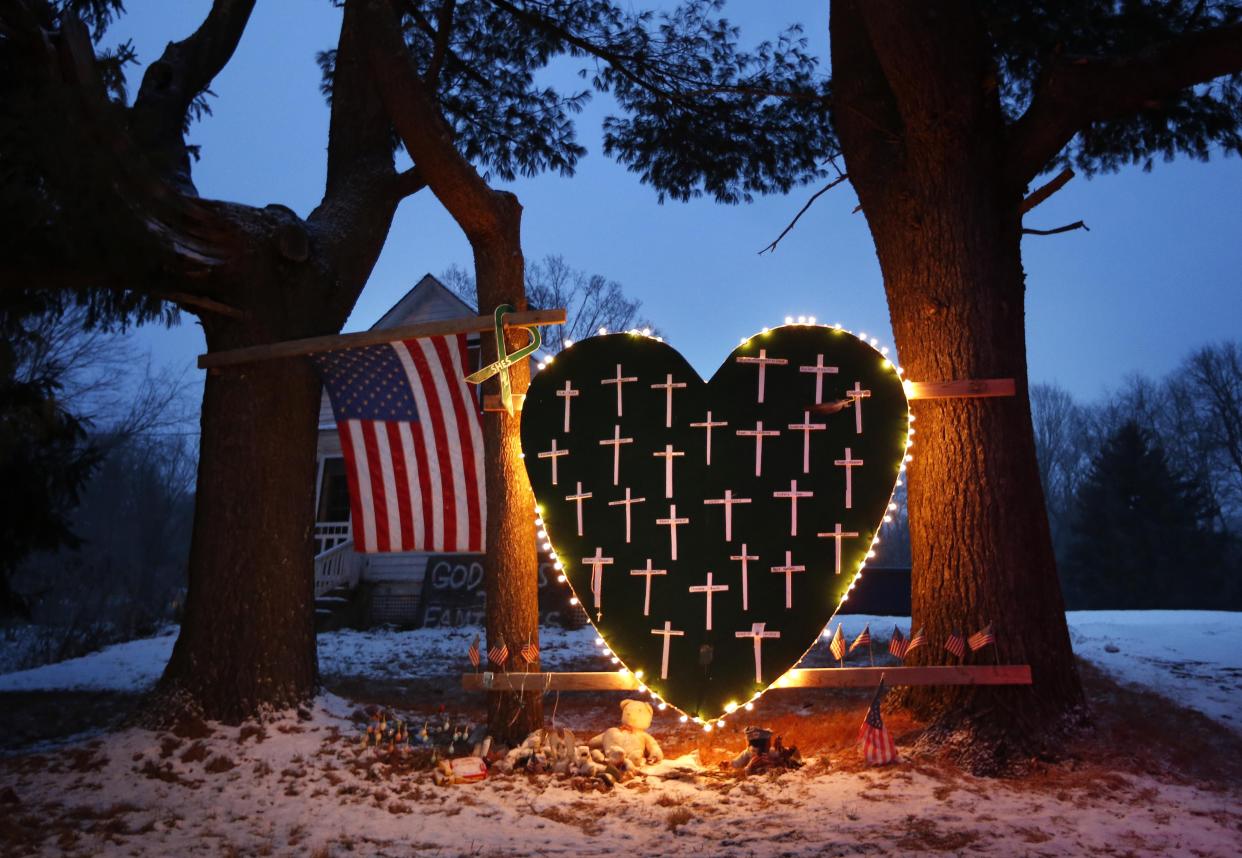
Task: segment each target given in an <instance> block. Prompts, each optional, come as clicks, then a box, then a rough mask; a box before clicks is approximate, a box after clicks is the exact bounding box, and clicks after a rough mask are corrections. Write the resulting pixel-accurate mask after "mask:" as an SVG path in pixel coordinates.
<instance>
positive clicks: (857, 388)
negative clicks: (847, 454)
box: [845, 381, 871, 435]
mask: <svg viewBox="0 0 1242 858" xmlns="http://www.w3.org/2000/svg"><path fill="white" fill-rule="evenodd" d="M845 395H846V397H847V398H848V399H849V400H850V401H851V402H852V403H853V405H854V434H855V435H861V434H862V401H863V400H864V399H866V398H867V397H869V396H871V391H870V390H863V387H862V383H861V382H857V381H856V382H854V389H853V390H847V391H845Z"/></svg>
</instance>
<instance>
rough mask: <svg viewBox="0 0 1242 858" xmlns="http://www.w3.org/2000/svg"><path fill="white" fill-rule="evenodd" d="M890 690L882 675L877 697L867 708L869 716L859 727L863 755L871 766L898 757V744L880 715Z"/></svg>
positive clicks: (859, 739)
mask: <svg viewBox="0 0 1242 858" xmlns="http://www.w3.org/2000/svg"><path fill="white" fill-rule="evenodd" d="M887 691H888V689H886V688H885V687H884V677H883V676H881V677H880V687H879V688H877V689H876V690H875V697H873V698H872V700H871V706H870V707H868V709H867V717H866V718H864V719H863V722H862V726H861V727H859V728H858V741H860V742H862V745H863V757H864V758H866V760H867V765H869V766H883V765H887V764H888V763H891V762H894V761H895V760H896V759H897V745H896V744H895V743H894V742H893V737H892V736H891V735H889V732H888V728H887V727H885V726H884V719H883V718H882V717H881V716H880V703H881V702H883V700H884V695H885V693H886V692H887Z"/></svg>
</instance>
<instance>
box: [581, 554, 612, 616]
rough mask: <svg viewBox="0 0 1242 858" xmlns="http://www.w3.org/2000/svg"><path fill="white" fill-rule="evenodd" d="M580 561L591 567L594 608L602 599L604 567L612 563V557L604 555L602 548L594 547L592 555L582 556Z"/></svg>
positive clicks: (597, 608) (598, 606)
mask: <svg viewBox="0 0 1242 858" xmlns="http://www.w3.org/2000/svg"><path fill="white" fill-rule="evenodd" d="M582 562H583V563H585V564H586V565H587V566H590V567H591V595H592V596H594V597H595V610H597V611H598V610H599V609H600V607H601V605H600V602H601V601H603V599H602V596H603V589H604V567H605V566H611V565H612V558H611V557H605V556H604V549H602V548H599V547H596V549H595V556H594V557H583V558H582Z"/></svg>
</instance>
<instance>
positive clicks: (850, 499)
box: [833, 447, 864, 509]
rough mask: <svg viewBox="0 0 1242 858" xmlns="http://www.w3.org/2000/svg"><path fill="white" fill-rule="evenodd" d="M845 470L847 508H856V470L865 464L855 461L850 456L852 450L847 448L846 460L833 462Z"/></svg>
mask: <svg viewBox="0 0 1242 858" xmlns="http://www.w3.org/2000/svg"><path fill="white" fill-rule="evenodd" d="M833 464H834V465H839V466H840V467H842V468H845V508H846V509H853V508H854V469H855V468H857V467H858V466H860V465H862V464H864V463H863V460H862V459H855V458H853V457H852V456H851V455H850V448H849V447H846V448H845V458H844V459H837V460H835V461H834V462H833Z"/></svg>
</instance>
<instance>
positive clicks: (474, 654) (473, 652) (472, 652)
mask: <svg viewBox="0 0 1242 858" xmlns="http://www.w3.org/2000/svg"><path fill="white" fill-rule="evenodd" d="M466 655H467V656H469V658H470V663H471V664H472V665H474V669H475V670H478V669H479V636H478V635H475V636H474V641H473V642H472V643H471V644H470V649H469V650H468V651H467V652H466Z"/></svg>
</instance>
